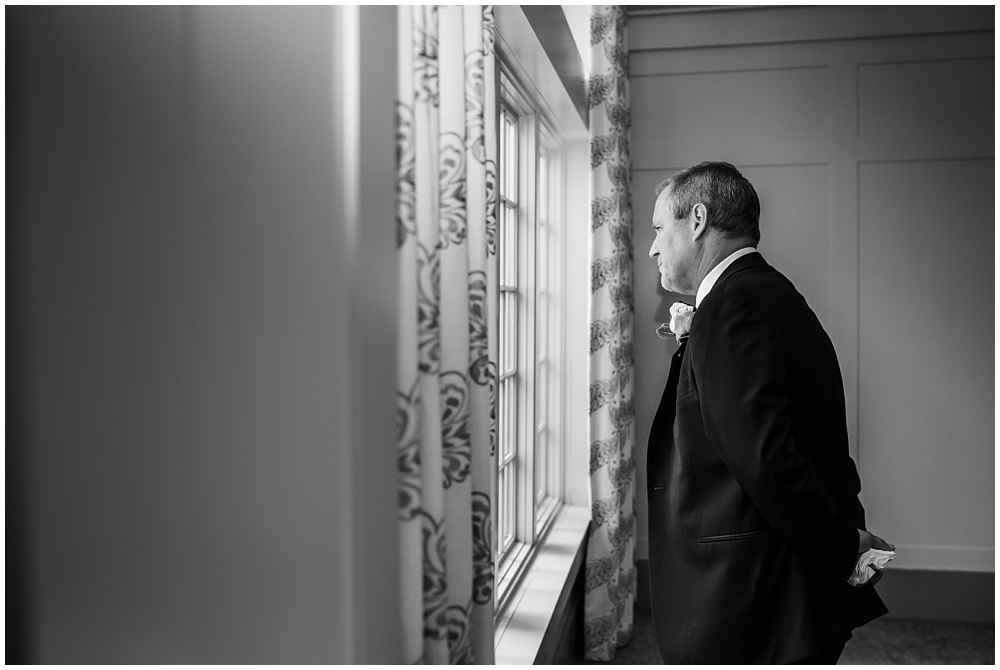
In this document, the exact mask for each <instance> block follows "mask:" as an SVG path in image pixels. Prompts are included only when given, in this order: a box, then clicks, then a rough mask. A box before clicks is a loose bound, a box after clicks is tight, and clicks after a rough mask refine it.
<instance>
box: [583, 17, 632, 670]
mask: <svg viewBox="0 0 1000 670" xmlns="http://www.w3.org/2000/svg"><path fill="white" fill-rule="evenodd" d="M625 24H626V16H625V8H624V7H622V6H607V5H595V6H594V7H593V9H592V10H591V16H590V47H591V62H592V67H591V77H590V91H589V96H588V97H589V105H590V171H591V172H590V183H591V194H592V195H593V198H594V199H593V201H592V202H591V205H590V217H591V219H590V227H591V245H590V247H591V258H590V260H591V265H590V277H591V279H590V291H591V297H590V307H591V322H590V435H591V440H592V442H591V444H590V492H591V501H592V512H591V513H592V521H591V535H590V540H589V545H588V547H587V564H586V605H585V632H584V634H585V640H586V658H587V660H594V661H611V660H612V659H613V658H614V654H615V648H617V647H620V646H622V645H623V644H625V643H626V642H628V640H629V638H630V637H631V635H632V628H633V619H632V606H633V604H634V602H635V559H634V556H633V553H634V550H635V512H634V510H633V502H634V498H635V461H634V460H633V459H632V445H633V443H634V441H635V437H634V425H635V417H634V414H633V410H632V371H633V369H634V363H633V360H632V314H633V307H632V239H631V231H632V203H631V197H630V194H629V99H628V49H627V47H626V42H625Z"/></svg>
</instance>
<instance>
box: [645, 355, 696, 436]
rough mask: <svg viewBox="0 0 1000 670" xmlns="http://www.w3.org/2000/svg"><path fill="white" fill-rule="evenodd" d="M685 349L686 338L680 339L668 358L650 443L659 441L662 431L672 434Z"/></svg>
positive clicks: (651, 427) (650, 432)
mask: <svg viewBox="0 0 1000 670" xmlns="http://www.w3.org/2000/svg"><path fill="white" fill-rule="evenodd" d="M686 349H687V338H685V339H684V340H682V341H681V344H680V346H678V347H677V351H675V352H674V355H673V356H671V358H670V372H669V373H668V374H667V385H666V386H664V387H663V395H662V396H661V397H660V406H659V407H657V408H656V416H654V417H653V424H652V425H651V426H650V428H649V438H650V445H652V443H653V440H654V439H656V441H657V442H659V441H660V438H659V436H660V435H661V434H663V433H666V434H667V435H670V434H672V432H673V425H674V413H675V411H676V407H675V405H676V401H677V382H678V380H679V379H680V376H681V364H682V362H683V360H684V351H685V350H686Z"/></svg>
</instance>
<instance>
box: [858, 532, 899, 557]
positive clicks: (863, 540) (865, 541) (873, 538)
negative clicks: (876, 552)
mask: <svg viewBox="0 0 1000 670" xmlns="http://www.w3.org/2000/svg"><path fill="white" fill-rule="evenodd" d="M869 549H880V550H882V551H896V547H895V545H891V544H889V543H888V542H886V541H885V540H883V539H882V538H880V537H879V536H878V535H874V534H872V533H869V532H868V531H867V530H861V529H860V528H859V529H858V555H859V556H860V555H861V554H863V553H865V552H866V551H868V550H869Z"/></svg>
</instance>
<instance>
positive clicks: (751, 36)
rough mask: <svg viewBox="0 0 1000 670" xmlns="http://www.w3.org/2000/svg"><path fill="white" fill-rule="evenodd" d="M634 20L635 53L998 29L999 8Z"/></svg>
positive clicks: (683, 13)
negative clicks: (995, 26)
mask: <svg viewBox="0 0 1000 670" xmlns="http://www.w3.org/2000/svg"><path fill="white" fill-rule="evenodd" d="M671 10H673V11H671ZM698 10H701V11H698ZM629 17H630V21H629V51H632V52H634V51H648V50H677V49H693V48H699V49H700V48H705V47H718V46H745V45H761V44H782V43H794V42H815V41H834V40H850V39H859V38H861V39H879V38H884V37H898V36H903V35H910V36H912V35H935V34H942V33H973V32H984V31H987V32H992V31H993V30H994V10H993V8H992V7H990V6H988V5H981V6H966V7H947V6H941V7H933V6H920V7H902V6H898V7H897V6H882V7H873V6H868V7H850V6H827V7H818V6H813V7H793V6H773V5H772V6H764V7H750V6H746V7H721V8H719V9H718V10H717V11H704V10H702V9H701V8H697V9H696V8H692V7H686V8H670V7H665V8H661V9H657V10H648V11H646V12H639V11H638V10H635V11H630V12H629Z"/></svg>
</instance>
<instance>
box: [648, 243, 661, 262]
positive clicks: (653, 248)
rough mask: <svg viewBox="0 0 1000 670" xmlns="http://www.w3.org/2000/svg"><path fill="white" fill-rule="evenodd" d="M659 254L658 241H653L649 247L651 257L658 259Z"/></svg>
mask: <svg viewBox="0 0 1000 670" xmlns="http://www.w3.org/2000/svg"><path fill="white" fill-rule="evenodd" d="M658 255H659V254H657V253H656V242H653V244H652V245H650V247H649V257H650V258H652V259H653V260H656V257H657V256H658Z"/></svg>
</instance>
